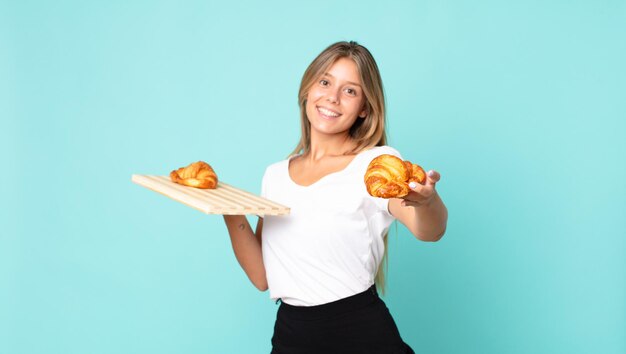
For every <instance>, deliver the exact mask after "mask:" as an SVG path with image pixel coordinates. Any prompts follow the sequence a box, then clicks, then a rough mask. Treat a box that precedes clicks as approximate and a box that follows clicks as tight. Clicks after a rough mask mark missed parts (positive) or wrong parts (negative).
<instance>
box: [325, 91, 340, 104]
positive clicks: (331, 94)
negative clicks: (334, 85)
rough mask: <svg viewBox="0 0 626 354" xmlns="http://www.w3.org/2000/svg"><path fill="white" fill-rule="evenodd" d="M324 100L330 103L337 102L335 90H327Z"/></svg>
mask: <svg viewBox="0 0 626 354" xmlns="http://www.w3.org/2000/svg"><path fill="white" fill-rule="evenodd" d="M326 100H327V101H328V102H331V103H337V102H338V100H337V94H336V93H335V92H329V93H328V96H326Z"/></svg>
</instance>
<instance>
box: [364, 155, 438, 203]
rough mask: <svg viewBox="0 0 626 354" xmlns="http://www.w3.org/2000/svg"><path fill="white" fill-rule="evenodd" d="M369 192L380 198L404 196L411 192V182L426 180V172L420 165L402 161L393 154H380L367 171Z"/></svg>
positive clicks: (366, 179)
mask: <svg viewBox="0 0 626 354" xmlns="http://www.w3.org/2000/svg"><path fill="white" fill-rule="evenodd" d="M364 180H365V186H366V187H367V192H368V193H369V194H370V195H371V196H374V197H378V198H402V197H404V196H405V195H407V194H409V191H410V189H409V183H411V182H417V183H420V184H424V183H425V182H426V172H424V169H423V168H421V167H420V166H419V165H415V164H412V163H411V162H410V161H402V160H401V159H400V158H398V157H396V156H393V155H387V154H384V155H380V156H378V157H376V158H375V159H373V160H372V162H370V164H369V166H367V171H366V172H365V178H364Z"/></svg>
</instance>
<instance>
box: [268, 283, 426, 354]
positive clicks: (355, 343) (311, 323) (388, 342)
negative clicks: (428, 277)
mask: <svg viewBox="0 0 626 354" xmlns="http://www.w3.org/2000/svg"><path fill="white" fill-rule="evenodd" d="M332 353H341V354H346V353H359V354H408V353H415V352H414V351H413V349H411V347H409V346H408V345H407V344H406V343H404V342H403V341H402V339H401V338H400V333H399V332H398V327H397V326H396V323H395V321H394V320H393V318H392V317H391V314H390V313H389V309H387V306H386V305H385V303H384V302H383V300H382V299H381V298H380V297H379V296H378V293H377V292H376V288H375V287H374V286H372V287H371V288H370V289H368V290H366V291H364V292H362V293H360V294H356V295H353V296H350V297H347V298H345V299H341V300H338V301H334V302H331V303H328V304H323V305H318V306H311V307H307V306H292V305H289V304H285V303H281V304H280V307H279V308H278V313H277V314H276V324H275V325H274V336H273V337H272V353H271V354H332Z"/></svg>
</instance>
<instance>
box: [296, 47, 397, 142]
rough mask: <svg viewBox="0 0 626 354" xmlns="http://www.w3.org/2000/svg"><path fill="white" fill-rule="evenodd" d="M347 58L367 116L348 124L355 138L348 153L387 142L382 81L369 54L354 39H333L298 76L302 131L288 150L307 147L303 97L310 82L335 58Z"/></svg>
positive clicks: (307, 136)
mask: <svg viewBox="0 0 626 354" xmlns="http://www.w3.org/2000/svg"><path fill="white" fill-rule="evenodd" d="M341 58H349V59H352V60H353V61H354V63H355V64H356V67H357V70H358V72H359V76H360V79H361V85H362V87H363V93H364V95H365V107H364V108H365V112H366V114H367V116H366V117H365V118H363V119H357V120H356V121H355V122H354V125H353V126H352V127H350V138H351V139H352V140H353V141H354V142H356V146H355V148H354V150H353V151H351V152H352V153H358V152H360V151H362V150H365V149H368V148H371V147H374V146H381V145H385V144H386V143H387V137H386V134H385V95H384V93H383V82H382V80H381V78H380V72H379V70H378V65H376V61H375V60H374V57H373V56H372V54H371V53H370V52H369V50H367V48H365V47H364V46H362V45H360V44H358V43H357V42H354V41H350V42H337V43H334V44H331V45H330V46H329V47H328V48H326V49H324V50H323V51H322V52H321V53H320V54H319V55H318V56H317V57H316V58H315V59H314V60H313V62H311V64H310V65H309V67H308V68H307V69H306V71H305V72H304V75H303V76H302V81H301V82H300V90H299V91H298V105H299V106H300V126H301V129H302V135H301V137H300V142H299V143H298V145H297V146H296V148H295V149H294V150H293V152H292V154H299V153H302V154H306V153H308V152H309V149H310V148H311V124H310V123H309V119H308V118H307V115H306V99H307V96H308V94H309V89H310V88H311V86H312V85H313V84H314V83H315V82H316V81H317V80H318V79H319V78H320V77H321V76H322V75H323V74H324V73H325V72H326V71H327V70H328V68H330V67H331V66H332V65H333V64H334V63H335V62H336V61H337V60H339V59H341Z"/></svg>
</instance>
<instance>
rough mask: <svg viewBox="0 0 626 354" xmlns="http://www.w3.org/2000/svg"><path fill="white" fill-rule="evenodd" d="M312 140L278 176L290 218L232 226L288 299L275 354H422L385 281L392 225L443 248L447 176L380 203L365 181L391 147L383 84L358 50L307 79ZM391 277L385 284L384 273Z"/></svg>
mask: <svg viewBox="0 0 626 354" xmlns="http://www.w3.org/2000/svg"><path fill="white" fill-rule="evenodd" d="M298 99H299V104H300V112H301V113H300V118H301V125H302V136H301V139H300V142H299V144H298V146H297V147H296V149H295V151H294V152H293V154H292V155H291V156H290V157H289V158H288V159H286V160H283V161H280V162H277V163H275V164H272V165H270V166H269V167H268V168H267V169H266V171H265V175H264V176H263V182H262V195H263V196H264V197H266V198H269V199H271V200H274V201H276V202H278V203H281V204H284V205H287V206H289V207H291V213H290V214H289V215H288V216H277V217H271V216H266V217H265V218H260V219H259V221H258V223H257V227H256V231H253V230H252V229H251V227H250V225H249V223H248V222H247V220H246V218H245V217H243V216H224V220H225V222H226V226H227V228H228V231H229V234H230V237H231V241H232V245H233V249H234V252H235V255H236V257H237V259H238V261H239V263H240V264H241V266H242V268H243V269H244V271H245V272H246V274H247V275H248V277H249V278H250V280H251V281H252V283H253V284H254V285H255V286H256V287H257V288H258V289H259V290H262V291H265V290H266V289H269V290H270V297H271V298H272V299H275V300H276V301H278V300H280V303H281V304H280V307H279V309H278V313H277V318H276V323H275V326H274V335H273V337H272V345H273V349H272V353H274V354H281V353H289V354H291V353H294V354H295V353H320V354H322V353H323V354H328V353H342V354H343V353H360V354H364V353H385V354H393V353H413V350H412V349H411V348H410V347H409V346H408V345H407V344H406V343H404V342H403V340H402V339H401V337H400V334H399V332H398V329H397V327H396V324H395V322H394V320H393V318H392V317H391V315H390V313H389V311H388V309H387V307H386V306H385V304H384V302H383V301H382V300H381V299H380V298H379V297H378V293H377V290H376V285H375V280H376V278H377V277H376V276H377V274H379V269H380V268H381V263H382V260H383V258H384V256H385V254H386V252H385V237H386V234H387V230H388V228H389V226H390V224H391V223H392V222H393V220H395V219H397V220H399V221H400V222H401V223H402V224H404V225H405V226H406V227H407V228H408V229H409V230H410V231H411V233H412V234H413V235H415V237H416V238H418V239H419V240H422V241H437V240H439V239H440V238H441V237H442V235H443V234H444V231H445V229H446V222H447V210H446V207H445V206H444V204H443V202H442V200H441V199H440V197H439V195H438V194H437V192H436V190H435V184H436V183H437V182H438V181H439V178H440V176H439V174H438V173H437V172H436V171H429V172H428V174H427V180H426V183H425V185H417V186H413V185H412V186H411V188H412V190H411V192H410V193H409V195H407V196H406V197H404V198H403V199H381V198H374V197H372V196H370V195H369V194H368V193H367V191H366V188H365V184H364V182H363V176H364V175H365V171H366V169H367V166H368V164H369V162H370V161H371V160H372V159H373V158H374V157H376V156H379V155H381V154H392V155H396V156H398V157H400V154H399V152H398V151H396V150H395V149H393V148H391V147H389V146H386V145H385V144H386V137H385V103H384V96H383V88H382V81H381V78H380V73H379V70H378V67H377V65H376V62H375V61H374V58H373V57H372V55H371V54H370V52H369V51H368V50H367V49H366V48H365V47H363V46H361V45H359V44H357V43H355V42H338V43H335V44H332V45H331V46H329V47H328V48H326V49H325V50H324V51H323V52H322V53H321V54H319V55H318V56H317V58H315V60H313V62H312V63H311V64H310V65H309V67H308V68H307V70H306V71H305V73H304V76H303V78H302V82H301V85H300V92H299V95H298ZM379 275H380V274H379Z"/></svg>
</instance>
